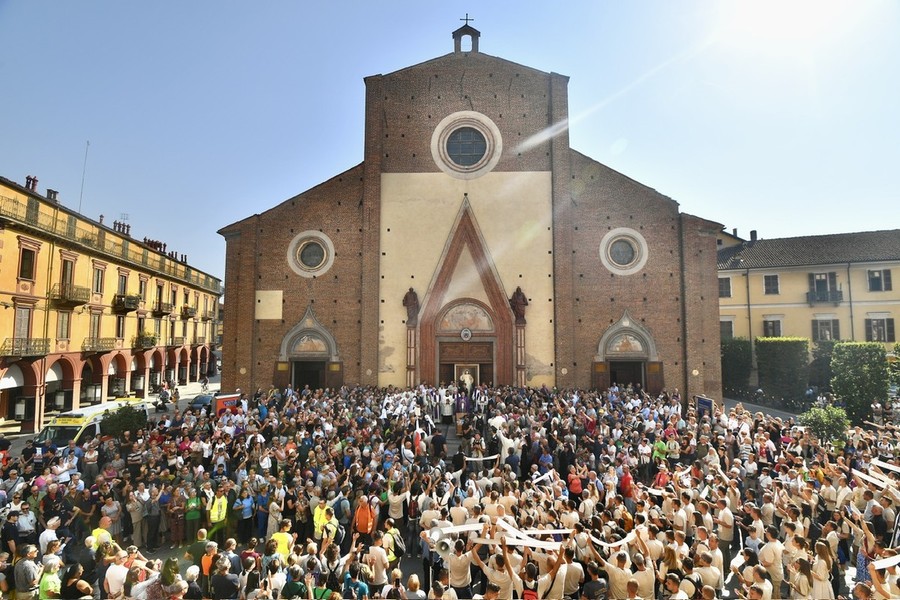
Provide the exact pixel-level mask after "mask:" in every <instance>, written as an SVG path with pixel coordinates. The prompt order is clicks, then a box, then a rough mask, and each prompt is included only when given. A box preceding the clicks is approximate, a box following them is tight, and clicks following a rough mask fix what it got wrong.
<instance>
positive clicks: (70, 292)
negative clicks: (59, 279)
mask: <svg viewBox="0 0 900 600" xmlns="http://www.w3.org/2000/svg"><path fill="white" fill-rule="evenodd" d="M50 300H52V301H53V302H54V303H55V304H56V305H57V306H60V307H73V306H81V305H82V304H87V303H88V302H90V300H91V289H90V288H87V287H84V286H81V285H72V284H71V283H57V284H56V285H54V286H53V288H52V289H51V290H50Z"/></svg>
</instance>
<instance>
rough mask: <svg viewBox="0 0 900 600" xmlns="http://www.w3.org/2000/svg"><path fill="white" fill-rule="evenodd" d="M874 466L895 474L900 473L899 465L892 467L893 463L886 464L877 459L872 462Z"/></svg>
mask: <svg viewBox="0 0 900 600" xmlns="http://www.w3.org/2000/svg"><path fill="white" fill-rule="evenodd" d="M872 464H873V465H875V466H876V467H879V468H881V469H887V470H888V471H894V472H895V473H900V467H898V466H897V465H892V464H891V463H886V462H884V461H882V460H878V459H877V458H876V459H874V460H872Z"/></svg>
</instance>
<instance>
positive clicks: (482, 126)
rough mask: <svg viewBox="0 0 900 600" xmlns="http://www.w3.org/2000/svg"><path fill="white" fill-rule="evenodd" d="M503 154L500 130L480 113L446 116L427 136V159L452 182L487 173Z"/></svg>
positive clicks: (458, 113) (467, 112) (466, 112)
mask: <svg viewBox="0 0 900 600" xmlns="http://www.w3.org/2000/svg"><path fill="white" fill-rule="evenodd" d="M502 154H503V140H502V138H501V136H500V129H499V128H498V127H497V125H496V124H494V122H493V121H491V120H490V119H489V118H487V117H486V116H484V115H483V114H481V113H478V112H475V111H471V110H466V111H461V112H455V113H453V114H450V115H447V116H446V117H444V118H443V119H441V122H440V123H438V125H437V127H435V129H434V132H433V133H432V134H431V156H432V158H434V162H435V164H436V165H437V166H438V168H439V169H440V170H441V171H443V172H444V173H446V174H447V175H450V176H451V177H455V178H456V179H475V178H477V177H481V176H482V175H485V174H487V173H490V172H491V171H492V170H493V169H494V167H496V166H497V163H498V162H499V161H500V157H501V156H502Z"/></svg>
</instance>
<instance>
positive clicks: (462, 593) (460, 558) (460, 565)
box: [446, 540, 472, 598]
mask: <svg viewBox="0 0 900 600" xmlns="http://www.w3.org/2000/svg"><path fill="white" fill-rule="evenodd" d="M465 550H466V542H465V541H464V540H456V544H455V546H454V548H453V553H452V554H451V555H450V556H448V557H447V561H446V563H447V570H448V571H449V572H450V587H452V588H453V590H454V591H455V592H456V595H457V597H459V598H471V597H472V570H471V568H470V567H471V565H472V552H466V551H465Z"/></svg>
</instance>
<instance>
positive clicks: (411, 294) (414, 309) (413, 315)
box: [403, 288, 419, 327]
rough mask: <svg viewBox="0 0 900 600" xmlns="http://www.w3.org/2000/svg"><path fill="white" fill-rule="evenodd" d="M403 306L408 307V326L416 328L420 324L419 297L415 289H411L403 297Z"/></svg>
mask: <svg viewBox="0 0 900 600" xmlns="http://www.w3.org/2000/svg"><path fill="white" fill-rule="evenodd" d="M403 306H405V307H406V326H407V327H415V326H416V324H417V323H418V322H419V296H418V294H416V291H415V290H414V289H412V288H409V291H408V292H406V295H405V296H403Z"/></svg>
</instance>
